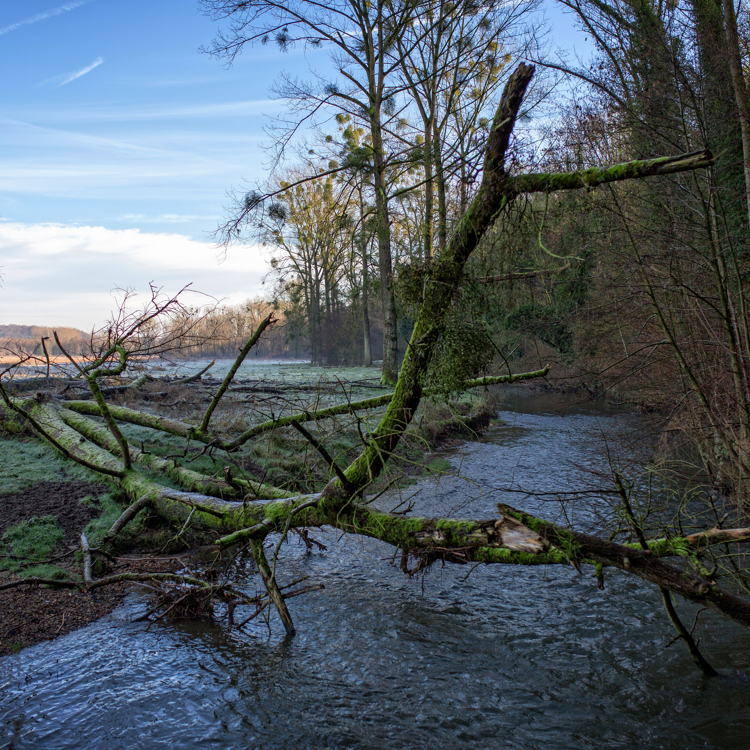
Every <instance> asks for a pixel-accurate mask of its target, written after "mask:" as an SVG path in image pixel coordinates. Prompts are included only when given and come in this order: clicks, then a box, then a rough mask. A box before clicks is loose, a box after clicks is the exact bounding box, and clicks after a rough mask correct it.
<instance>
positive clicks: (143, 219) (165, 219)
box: [110, 214, 221, 224]
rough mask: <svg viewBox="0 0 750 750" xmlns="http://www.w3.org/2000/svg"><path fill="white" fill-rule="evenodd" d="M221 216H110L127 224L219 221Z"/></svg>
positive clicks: (111, 218) (112, 219) (111, 219)
mask: <svg viewBox="0 0 750 750" xmlns="http://www.w3.org/2000/svg"><path fill="white" fill-rule="evenodd" d="M220 218H221V217H219V216H208V215H203V214H159V215H158V216H151V215H149V214H120V216H112V217H110V221H121V222H123V223H126V224H188V223H190V222H192V221H213V222H214V223H218V221H219V219H220Z"/></svg>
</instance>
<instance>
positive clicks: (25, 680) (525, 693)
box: [0, 388, 750, 750]
mask: <svg viewBox="0 0 750 750" xmlns="http://www.w3.org/2000/svg"><path fill="white" fill-rule="evenodd" d="M504 393H505V395H504V401H503V404H502V406H501V410H500V412H499V414H498V421H497V424H495V425H493V426H492V427H491V428H490V429H489V431H488V432H487V433H486V434H485V435H483V436H482V438H481V440H479V441H478V442H472V443H466V444H463V445H461V446H459V447H457V448H454V449H451V450H448V451H443V452H441V453H440V455H441V456H443V457H445V458H447V459H448V460H449V461H450V464H451V468H452V471H453V472H455V473H456V474H460V476H453V475H443V476H442V477H440V478H439V479H435V478H424V479H422V480H420V481H419V482H418V484H417V485H413V486H410V487H407V488H406V489H405V490H403V497H404V498H407V497H409V496H411V495H414V493H416V495H415V496H414V497H413V499H412V502H413V503H414V510H413V512H414V513H415V514H420V515H421V514H429V515H437V514H442V515H453V516H464V517H474V518H491V517H493V516H496V515H497V507H496V506H497V503H498V502H506V503H508V504H510V505H515V506H516V507H524V508H525V509H527V510H529V511H531V512H535V513H538V514H540V515H544V516H545V517H546V518H548V519H550V520H559V521H562V520H564V518H565V514H566V511H565V510H564V509H563V506H562V505H561V504H560V503H559V502H558V501H557V499H556V498H555V495H556V494H559V493H565V492H572V491H574V490H578V489H580V488H581V487H589V488H591V489H592V491H593V490H595V489H596V488H603V487H605V480H604V479H603V478H601V477H600V476H598V475H597V474H596V472H602V473H604V474H606V473H607V472H608V471H609V466H610V463H609V462H610V461H613V462H615V463H617V465H618V466H619V465H626V464H637V463H638V462H640V461H642V460H643V458H644V456H641V455H639V454H640V453H645V452H646V451H647V448H648V446H647V442H648V441H645V440H644V439H643V435H642V426H643V422H642V418H641V417H639V416H638V415H636V414H633V413H631V412H629V411H627V410H624V409H617V408H613V407H607V406H602V405H592V404H585V405H580V404H577V403H576V402H575V400H574V399H573V398H572V397H562V396H549V395H533V394H528V393H526V392H525V391H523V390H522V389H519V390H515V389H512V388H509V389H507V391H505V392H504ZM524 492H528V493H534V494H532V495H530V496H529V495H526V494H524ZM545 493H549V494H545ZM398 501H399V499H398V498H397V497H396V496H389V497H383V498H381V499H380V501H379V503H380V504H381V506H382V507H383V508H386V509H390V508H391V507H393V506H394V505H395V504H396V503H397V502H398ZM606 511H607V506H606V502H604V501H602V500H601V499H597V498H596V496H595V493H593V492H592V499H591V501H590V503H588V505H587V506H586V507H585V508H583V509H582V508H581V507H580V505H577V506H576V507H575V510H574V511H573V510H572V509H567V515H570V514H571V513H573V518H572V520H573V522H574V523H575V524H576V527H577V528H580V529H581V530H591V529H596V528H599V527H600V525H601V524H602V523H604V522H605V521H603V520H602V519H603V518H605V517H606ZM312 536H313V537H314V538H316V539H318V540H319V541H321V542H323V543H325V544H326V545H327V546H328V550H327V551H326V552H314V553H309V552H307V551H306V550H305V548H304V546H303V545H302V544H298V543H297V541H296V540H295V541H292V542H290V543H289V544H288V545H286V546H285V547H284V550H283V553H282V557H281V558H280V566H281V567H280V570H281V571H282V572H281V576H280V577H281V578H282V579H283V581H282V582H285V581H291V580H292V579H294V578H298V577H300V576H303V575H308V576H310V581H309V583H318V582H320V583H323V584H325V589H324V590H322V591H318V592H314V593H310V594H307V595H304V596H300V597H297V598H295V599H292V600H290V609H291V612H292V616H293V617H294V620H295V625H296V627H297V632H298V635H297V636H296V637H295V638H294V639H291V640H289V639H285V638H284V637H283V630H282V628H281V625H280V623H279V622H278V619H277V618H276V616H275V614H274V616H273V618H272V619H271V628H270V633H269V629H268V627H267V626H266V625H265V624H264V623H263V622H258V621H254V623H253V626H252V628H248V629H246V631H243V632H242V633H236V632H227V630H226V628H225V627H223V626H221V625H211V624H206V623H186V622H166V621H160V622H158V623H155V624H152V625H150V626H149V625H148V623H133V622H131V621H130V620H131V619H132V618H133V617H135V616H137V615H138V614H141V613H143V612H144V611H145V609H146V606H147V603H146V600H145V599H144V598H142V597H140V596H138V595H135V594H133V595H130V596H129V597H128V599H127V600H126V601H125V603H124V604H123V605H122V606H121V607H120V608H119V609H118V610H116V611H115V612H114V613H113V614H112V615H110V616H108V617H106V618H104V619H102V620H100V621H98V622H96V623H93V624H92V625H89V626H88V627H86V628H83V629H81V630H79V631H76V632H73V633H70V634H69V635H66V636H64V637H62V638H60V639H58V640H56V641H52V642H47V643H41V644H38V645H36V646H32V647H30V648H27V649H25V650H24V651H22V652H20V653H19V654H15V655H12V656H7V657H4V658H2V659H0V727H2V729H1V730H0V747H3V748H6V747H14V748H18V749H20V748H106V749H107V750H119V749H125V748H128V749H133V748H143V749H144V750H145V749H150V748H162V747H163V748H180V749H182V748H185V749H187V748H235V747H236V748H362V749H364V748H384V749H385V748H388V749H389V750H390V749H392V748H409V749H413V748H431V749H432V750H438V748H448V747H457V748H524V750H528V749H530V748H552V749H554V750H559V749H561V748H602V747H606V748H635V747H638V748H660V749H664V748H674V749H675V750H688V749H691V748H743V749H744V748H748V747H750V738H749V737H748V732H749V731H750V679H748V677H747V675H750V632H748V631H745V630H744V629H742V628H740V627H739V626H736V625H734V624H733V623H731V622H729V621H726V620H724V619H722V618H720V617H718V616H714V615H713V614H710V613H704V614H703V615H702V616H701V620H700V623H701V624H700V625H699V627H698V632H699V634H700V636H701V647H702V649H703V651H704V653H705V655H706V656H707V658H708V659H709V661H711V662H712V664H713V665H714V666H715V667H716V668H717V669H719V670H720V671H721V672H722V676H721V677H719V678H716V679H712V680H708V679H706V678H704V677H702V675H701V674H700V673H699V671H698V670H697V669H696V668H695V667H694V665H693V664H692V662H691V661H690V659H689V657H688V655H687V652H686V650H685V649H684V648H683V646H682V645H681V644H675V645H673V646H671V647H670V648H666V646H667V644H668V643H669V641H670V640H672V637H673V631H672V630H671V626H670V624H669V622H668V620H667V617H666V615H665V614H664V611H663V609H662V606H661V600H660V597H659V594H658V591H657V590H656V589H654V588H653V587H651V586H648V585H646V584H645V583H643V582H641V581H640V580H638V579H636V578H632V577H627V576H625V575H621V574H619V573H616V572H613V573H608V574H607V577H606V585H605V588H604V590H603V591H601V590H599V589H598V588H597V586H596V582H595V580H594V577H593V573H592V571H591V570H590V569H584V570H583V571H582V573H583V574H582V575H579V574H578V573H577V572H576V571H575V570H574V569H573V568H572V567H571V568H562V567H549V568H545V567H533V568H532V567H529V568H522V567H511V566H509V567H507V568H506V567H503V566H500V565H494V566H478V567H476V568H474V569H472V568H470V567H469V566H457V565H446V566H445V567H443V566H441V565H440V564H439V563H438V564H436V565H434V566H433V567H432V568H431V569H430V570H429V571H428V572H427V574H426V575H424V576H415V577H414V578H412V579H409V578H407V577H406V576H405V575H404V574H403V573H401V572H400V570H399V569H398V566H396V565H393V564H392V563H391V557H392V550H390V548H388V547H387V546H386V545H384V544H382V543H379V542H376V541H373V540H369V539H358V538H348V537H347V538H342V539H339V536H340V534H338V533H334V532H331V531H328V532H326V531H314V532H313V533H312ZM681 611H682V612H683V613H684V614H685V619H686V621H687V622H688V623H691V622H692V618H693V616H694V615H693V613H694V611H695V609H694V608H693V607H692V605H691V606H687V605H685V606H682V605H681ZM237 619H238V620H240V619H242V610H241V609H238V611H237Z"/></svg>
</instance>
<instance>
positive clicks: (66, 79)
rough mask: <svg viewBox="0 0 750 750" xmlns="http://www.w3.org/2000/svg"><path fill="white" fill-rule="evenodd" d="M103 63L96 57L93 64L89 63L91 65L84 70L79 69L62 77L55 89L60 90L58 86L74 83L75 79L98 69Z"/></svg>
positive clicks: (102, 60) (100, 58)
mask: <svg viewBox="0 0 750 750" xmlns="http://www.w3.org/2000/svg"><path fill="white" fill-rule="evenodd" d="M103 62H104V58H103V57H97V58H96V60H94V62H92V63H91V65H87V66H86V67H85V68H81V69H80V70H77V71H76V72H75V73H68V74H67V75H64V76H62V80H61V81H60V83H58V84H57V88H60V86H64V85H65V84H66V83H70V82H71V81H75V79H76V78H80V77H81V76H85V75H86V73H88V72H90V71H92V70H93V69H94V68H97V67H99V66H100V65H101V64H102V63H103Z"/></svg>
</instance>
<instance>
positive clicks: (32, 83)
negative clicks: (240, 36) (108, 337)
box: [0, 0, 579, 330]
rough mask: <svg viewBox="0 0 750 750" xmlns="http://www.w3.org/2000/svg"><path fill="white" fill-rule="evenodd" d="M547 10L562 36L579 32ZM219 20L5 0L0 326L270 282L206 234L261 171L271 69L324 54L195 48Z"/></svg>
mask: <svg viewBox="0 0 750 750" xmlns="http://www.w3.org/2000/svg"><path fill="white" fill-rule="evenodd" d="M548 13H549V16H550V18H551V20H552V27H553V28H552V30H553V36H554V37H555V40H556V41H557V43H558V44H562V45H563V46H569V45H570V44H572V42H573V41H574V39H579V37H578V36H576V34H575V33H574V31H573V28H572V25H571V23H570V20H569V19H568V18H566V17H564V16H562V15H561V14H560V13H559V11H557V10H556V9H555V8H554V6H551V5H550V7H549V10H548ZM216 30H217V27H216V25H215V23H214V22H213V21H211V20H210V19H209V18H207V17H206V16H204V15H202V14H201V12H200V10H199V8H198V6H197V3H195V2H193V0H158V1H155V0H0V66H2V68H1V69H2V70H3V71H4V75H3V76H2V84H1V86H2V96H1V97H0V324H5V323H17V324H24V325H32V324H36V325H59V326H75V327H78V328H81V329H83V330H91V329H92V327H96V328H98V327H100V326H102V325H104V324H105V323H106V321H107V320H108V319H109V318H110V317H111V315H112V314H113V313H114V311H115V310H116V307H117V304H118V299H119V295H120V294H121V293H119V292H118V291H117V290H121V289H125V288H129V289H133V290H135V292H136V293H137V295H138V296H137V297H135V303H136V304H138V303H139V302H144V301H146V299H147V296H148V290H149V284H150V283H154V284H155V285H156V286H157V287H161V288H163V289H164V291H165V292H167V293H170V294H171V293H175V292H177V291H179V290H180V289H182V288H183V287H185V286H188V285H192V287H191V288H192V289H195V290H199V291H200V292H202V293H204V294H208V295H211V296H213V297H215V298H216V299H218V300H222V301H224V302H226V303H227V304H236V303H239V302H242V301H243V300H245V299H247V298H248V297H254V296H257V295H259V294H264V292H266V288H265V287H264V286H263V285H262V280H263V278H264V276H265V275H266V274H267V273H268V271H269V265H268V250H267V249H265V248H261V247H257V246H242V247H233V248H231V249H230V251H229V252H228V253H227V254H224V253H222V252H221V250H220V249H218V248H217V247H216V246H215V245H214V243H213V242H212V233H213V231H214V230H215V229H216V227H217V225H218V224H219V223H220V222H221V220H222V219H223V218H224V217H225V216H226V213H225V206H226V205H227V203H228V198H227V193H228V191H230V190H232V189H242V188H243V186H247V185H248V184H252V183H255V182H257V181H261V180H262V179H263V177H264V176H265V175H266V174H267V168H268V164H269V158H268V151H267V149H268V147H269V144H270V141H269V138H268V136H267V135H266V134H265V132H264V129H263V128H264V125H268V123H269V122H270V119H271V118H272V117H273V116H274V114H277V113H279V112H281V111H282V109H283V106H284V104H283V102H280V101H278V100H274V99H273V98H272V95H271V93H270V88H271V85H272V84H273V81H274V79H276V78H277V76H278V75H279V74H280V73H281V72H282V71H290V72H292V73H296V74H299V75H303V76H304V75H305V73H306V71H307V69H308V68H309V67H310V66H312V67H316V66H320V65H323V64H325V63H324V53H323V52H317V53H314V55H316V56H317V59H316V57H312V58H310V57H306V56H305V53H304V51H303V50H299V49H298V50H292V51H290V52H287V53H281V52H279V51H278V50H276V49H275V48H274V47H273V46H272V45H268V46H267V47H258V48H253V49H248V50H247V51H245V53H244V54H243V55H241V56H240V57H239V58H238V59H237V61H236V62H235V63H234V65H233V66H232V67H230V68H227V67H226V66H225V65H224V63H223V62H222V61H219V60H216V59H213V58H211V57H210V56H208V55H206V54H201V53H200V52H199V48H200V47H201V45H206V46H207V45H208V44H209V43H210V41H211V39H212V38H213V36H214V34H215V33H216ZM199 299H200V298H196V299H195V300H191V299H190V298H186V302H187V303H188V304H191V303H195V302H197V301H198V300H199Z"/></svg>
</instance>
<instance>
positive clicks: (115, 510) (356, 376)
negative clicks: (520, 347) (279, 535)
mask: <svg viewBox="0 0 750 750" xmlns="http://www.w3.org/2000/svg"><path fill="white" fill-rule="evenodd" d="M201 364H202V363H198V364H197V365H196V367H197V366H200V365H201ZM261 367H262V368H263V369H262V370H260V371H259V368H258V367H256V368H254V369H253V370H252V371H251V372H252V373H253V374H254V375H256V376H259V377H255V378H253V380H244V381H243V380H239V381H238V383H237V386H238V387H239V388H240V389H241V390H239V391H238V395H235V398H234V399H232V400H229V401H228V404H227V406H226V408H225V411H224V413H223V414H222V413H219V414H218V415H217V416H218V418H219V419H223V423H228V424H232V425H233V426H234V427H236V425H237V423H238V421H240V420H245V421H247V418H246V417H245V415H244V414H243V411H244V410H246V409H247V407H248V404H247V401H248V398H247V395H250V398H251V399H252V403H251V405H250V408H254V407H255V408H257V407H258V405H259V404H262V406H261V408H262V409H263V411H264V412H266V413H272V414H273V413H275V414H280V413H282V414H283V413H284V412H283V409H284V408H286V410H287V411H290V410H291V411H294V410H295V409H298V408H301V407H300V404H302V406H303V407H304V406H308V405H309V401H310V395H311V393H312V394H313V396H314V398H315V399H316V401H317V402H318V403H320V402H324V403H328V402H329V401H331V400H333V394H332V393H331V392H330V386H331V385H332V384H335V385H336V386H340V385H341V380H342V373H341V372H340V371H339V372H336V373H325V377H324V378H319V379H318V380H315V381H309V380H308V381H305V380H304V376H305V375H306V374H307V375H308V376H309V368H306V367H304V368H298V369H292V371H291V372H289V373H288V377H287V378H286V379H282V380H279V379H278V378H277V379H276V380H271V379H270V377H269V372H271V371H269V369H268V368H269V367H270V365H269V364H267V363H263V365H261ZM277 367H279V365H278V363H277ZM283 367H284V368H290V365H289V363H286V364H284V365H283ZM217 369H218V372H219V373H221V372H222V363H219V367H218V368H217ZM282 372H284V373H285V374H287V371H282ZM348 374H349V378H348V380H347V381H346V383H345V386H344V390H345V394H346V395H347V396H348V397H349V398H352V393H353V392H354V393H356V390H355V389H357V388H359V391H360V392H362V393H364V394H365V395H370V394H371V393H372V391H373V390H375V392H378V390H379V389H377V388H375V383H373V382H372V380H373V379H372V376H371V375H370V379H365V378H363V377H362V374H363V373H361V372H359V371H358V370H357V371H354V372H353V373H352V372H351V371H348ZM347 385H348V388H347V387H346V386H347ZM214 388H215V385H214V384H213V383H212V380H211V379H207V382H206V383H205V385H204V384H201V383H198V384H195V383H194V384H192V385H191V387H190V388H189V389H188V388H187V386H183V385H180V384H179V383H178V384H175V383H172V382H167V381H161V380H154V381H152V382H150V383H147V384H144V386H143V387H141V388H138V389H137V390H136V389H128V390H125V391H121V392H119V393H116V394H115V402H116V403H118V404H119V405H122V406H129V407H133V408H139V409H143V408H144V407H145V408H146V409H148V410H151V411H155V412H157V413H162V414H167V415H168V416H169V417H170V418H173V419H184V420H189V419H195V416H196V414H197V413H198V412H199V410H200V408H201V405H202V404H204V403H205V401H206V398H207V396H206V394H208V393H210V392H212V390H213V389H214ZM357 395H359V394H357ZM203 408H205V407H203ZM494 414H495V402H494V400H493V399H492V398H491V397H489V396H488V395H482V396H477V397H474V398H463V399H460V400H452V401H449V402H444V403H431V404H428V405H426V406H423V407H422V409H421V411H420V413H419V414H418V418H417V419H416V420H415V424H414V428H413V429H412V430H411V431H410V433H409V434H408V436H407V439H406V440H405V441H404V443H403V445H402V447H401V448H400V453H399V455H400V457H401V458H403V461H402V462H401V466H400V468H399V470H398V471H399V472H400V475H401V477H400V478H397V481H396V482H395V484H396V485H397V486H400V487H402V488H403V487H405V486H407V485H408V484H410V483H413V482H414V481H415V480H416V479H417V478H418V477H419V476H421V475H422V474H423V473H427V474H440V473H441V471H443V470H444V469H445V462H444V461H442V460H441V459H439V458H437V459H436V458H434V457H431V456H430V453H431V452H432V451H434V450H435V449H437V448H439V447H446V446H449V445H455V444H457V443H459V442H460V441H462V440H466V439H472V438H476V437H477V436H478V435H480V434H481V433H482V431H483V430H485V429H487V427H488V426H489V424H490V422H491V420H492V418H493V416H494ZM243 423H244V422H243ZM220 424H221V422H220ZM130 436H131V437H136V438H138V439H141V440H142V439H143V435H142V434H141V433H139V432H138V431H137V430H134V431H131V435H130ZM294 437H295V436H294V435H291V436H287V437H286V438H281V437H280V436H277V437H276V438H275V439H274V441H273V450H272V452H271V453H270V454H268V449H266V453H267V454H268V455H266V456H265V459H266V461H267V463H266V464H264V465H260V464H259V463H258V462H257V461H255V460H253V459H252V458H248V459H247V461H246V462H245V464H244V465H245V466H246V467H252V468H253V469H254V470H255V471H257V472H263V473H266V474H267V473H268V470H267V467H268V466H271V465H273V466H275V467H276V471H277V474H276V475H275V476H274V480H275V481H277V482H278V483H279V484H280V486H285V485H287V486H290V491H293V490H294V489H297V490H299V491H303V490H310V489H312V488H314V486H315V485H309V486H308V485H305V484H302V483H303V482H306V481H309V480H310V476H308V474H309V469H308V467H307V464H306V463H305V462H303V461H300V460H299V459H298V458H297V457H296V453H295V451H297V450H299V449H300V447H301V445H304V443H300V442H299V440H294ZM142 445H143V443H142ZM334 445H337V446H338V448H337V451H338V455H342V452H343V454H345V455H347V456H349V455H353V454H354V453H355V452H356V451H357V450H358V449H359V441H358V439H357V433H356V430H354V431H353V430H352V429H349V431H348V432H345V433H343V434H339V435H338V436H337V437H336V438H335V440H334ZM148 449H149V450H151V451H155V452H156V451H158V452H159V453H161V454H163V455H166V454H170V453H174V452H175V451H178V450H179V449H180V445H179V442H178V441H166V442H165V443H163V444H159V445H157V444H154V443H151V444H150V445H149V447H148ZM0 456H2V460H3V465H4V466H5V467H6V474H5V478H4V479H3V480H2V481H0V538H3V537H4V536H6V537H7V535H8V534H9V533H10V532H13V533H16V532H19V533H20V536H21V537H24V536H25V537H26V542H25V547H24V549H23V550H21V549H15V548H13V547H12V546H11V544H10V541H9V540H8V539H7V538H6V539H3V547H4V549H3V550H2V553H3V554H4V555H6V557H5V558H3V560H4V563H3V561H0V585H2V584H9V583H12V582H13V581H16V580H18V579H19V577H20V576H23V575H25V576H28V575H32V576H34V575H36V576H39V577H43V578H59V579H66V580H81V573H82V561H81V553H80V535H81V532H82V531H84V530H86V531H87V533H88V535H89V537H90V538H91V540H92V544H93V543H94V542H95V541H96V540H97V539H99V538H101V536H102V534H103V531H105V530H106V529H107V528H109V526H110V525H111V524H112V523H113V522H114V520H115V519H116V518H117V516H118V515H119V513H120V511H121V510H122V508H121V506H120V504H119V502H118V501H119V498H118V497H113V496H111V495H110V488H109V487H108V486H107V485H106V484H102V483H101V478H97V476H96V475H94V474H93V473H91V472H88V471H87V470H86V469H83V468H81V467H74V466H73V465H72V464H70V462H66V461H64V460H62V459H61V458H60V457H59V456H57V455H55V453H54V451H53V450H52V449H50V448H48V447H45V446H44V445H43V444H41V443H39V442H38V441H36V440H34V439H33V438H31V437H28V436H27V437H23V436H22V435H21V436H16V437H15V438H12V437H11V436H10V434H9V433H6V436H5V438H4V439H3V438H0ZM256 458H257V456H256ZM190 466H191V467H194V466H195V463H191V464H190ZM278 466H281V467H282V468H281V469H279V468H278ZM323 478H324V477H323V476H322V475H321V476H320V477H319V479H320V480H321V481H322V479H323ZM55 480H57V481H55ZM393 483H394V477H393V476H392V475H387V476H385V477H384V478H383V479H382V480H380V481H379V483H377V484H376V485H374V486H373V487H372V490H371V493H372V494H373V495H375V494H377V493H379V492H380V491H381V489H382V488H383V487H385V486H386V485H388V484H393ZM39 519H42V520H46V521H48V522H49V524H51V526H50V528H51V529H52V530H53V532H55V533H56V532H57V531H59V532H60V533H59V534H58V537H59V538H57V537H56V538H55V540H54V541H53V543H52V544H46V546H45V545H44V539H42V540H41V546H40V544H39V542H40V540H39V539H36V538H33V535H34V534H37V533H39V528H25V527H24V524H25V523H28V522H29V521H30V520H31V521H32V522H36V521H38V520H39ZM149 523H150V522H149V521H148V520H144V521H142V523H141V524H140V527H139V530H138V532H134V533H133V535H131V537H130V538H129V542H128V543H125V544H124V545H121V546H120V548H119V549H118V551H117V558H116V559H114V558H112V559H110V558H107V557H101V558H100V560H99V563H98V565H99V567H98V569H97V571H96V572H97V575H103V574H105V573H106V574H108V575H109V574H115V573H126V572H136V573H137V572H145V571H147V570H152V571H155V572H168V571H174V570H176V569H178V568H181V567H184V565H185V563H186V560H187V558H188V557H189V554H190V552H189V549H186V548H185V545H184V544H179V545H177V546H176V547H175V546H174V545H171V546H170V538H171V536H173V534H171V533H167V530H166V529H164V530H163V533H158V532H159V530H158V529H157V528H149V529H147V533H146V534H145V535H144V533H143V532H144V527H148V525H149ZM157 526H158V524H157ZM42 530H43V531H44V532H45V533H46V532H47V530H48V529H47V527H44V528H43V529H42ZM17 536H18V534H17ZM144 536H145V537H148V539H145V538H144ZM29 539H30V541H29ZM22 541H23V539H22ZM35 544H36V547H37V548H35ZM19 552H20V554H19ZM24 555H26V557H23V556H24ZM14 557H17V558H19V559H18V560H14ZM129 588H130V587H129V586H128V585H127V584H118V585H117V586H113V587H107V588H105V589H100V590H98V591H97V592H96V593H95V594H88V593H86V592H83V591H79V590H71V589H52V588H48V587H44V588H35V589H28V588H27V587H24V588H23V589H21V588H15V589H6V590H4V591H0V598H1V599H2V602H3V607H2V608H1V609H0V655H4V654H9V653H14V652H17V651H19V650H21V649H22V648H25V647H27V646H29V645H33V644H35V643H38V642H40V641H42V640H48V639H53V638H56V637H59V636H61V635H64V634H66V633H68V632H70V631H72V630H74V629H76V628H79V627H82V626H84V625H86V624H88V623H90V622H92V621H94V620H96V619H98V618H100V617H102V616H104V615H105V614H108V613H109V612H111V611H112V610H113V609H114V608H115V607H117V606H118V605H119V603H120V601H121V600H122V598H123V596H124V595H125V594H126V592H127V591H128V590H129Z"/></svg>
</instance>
